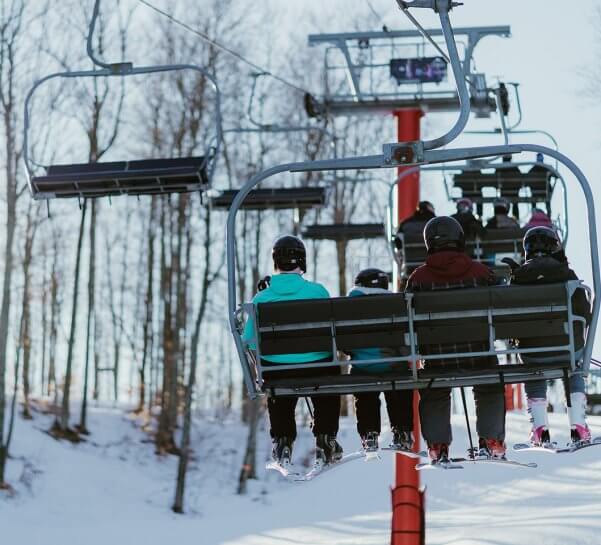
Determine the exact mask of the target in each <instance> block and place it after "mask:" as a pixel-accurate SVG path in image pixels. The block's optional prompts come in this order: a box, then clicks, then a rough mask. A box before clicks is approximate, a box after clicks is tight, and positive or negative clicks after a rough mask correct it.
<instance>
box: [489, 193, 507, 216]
mask: <svg viewBox="0 0 601 545" xmlns="http://www.w3.org/2000/svg"><path fill="white" fill-rule="evenodd" d="M493 206H494V207H495V214H502V215H505V216H506V215H507V214H509V209H510V208H511V203H510V202H509V201H508V200H507V199H506V198H504V197H499V198H498V199H495V201H494V203H493Z"/></svg>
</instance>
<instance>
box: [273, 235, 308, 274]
mask: <svg viewBox="0 0 601 545" xmlns="http://www.w3.org/2000/svg"><path fill="white" fill-rule="evenodd" d="M271 256H272V257H273V265H274V267H275V268H276V269H279V270H280V271H293V270H294V269H296V268H297V267H299V268H300V270H301V271H303V272H307V250H305V245H304V244H303V241H302V240H301V239H300V238H298V237H295V236H293V235H284V236H283V237H280V238H278V239H277V240H276V241H275V243H274V245H273V252H272V254H271Z"/></svg>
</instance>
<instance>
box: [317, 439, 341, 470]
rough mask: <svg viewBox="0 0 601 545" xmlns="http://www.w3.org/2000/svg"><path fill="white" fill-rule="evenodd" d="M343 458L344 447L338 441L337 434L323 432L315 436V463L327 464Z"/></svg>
mask: <svg viewBox="0 0 601 545" xmlns="http://www.w3.org/2000/svg"><path fill="white" fill-rule="evenodd" d="M341 459H342V447H341V446H340V444H339V443H338V441H336V436H335V435H327V434H325V433H321V434H319V435H317V436H316V437H315V463H316V465H327V464H334V463H336V462H339V461H340V460H341Z"/></svg>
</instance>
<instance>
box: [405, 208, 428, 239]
mask: <svg viewBox="0 0 601 545" xmlns="http://www.w3.org/2000/svg"><path fill="white" fill-rule="evenodd" d="M435 217H436V214H433V213H432V212H428V211H424V212H422V211H421V210H417V211H415V212H414V213H413V215H412V216H409V217H408V218H407V219H406V220H405V221H403V222H402V223H401V225H399V229H398V232H399V233H403V234H405V235H412V234H419V233H422V232H423V230H424V227H425V226H426V223H428V222H429V221H430V220H431V219H432V218H435Z"/></svg>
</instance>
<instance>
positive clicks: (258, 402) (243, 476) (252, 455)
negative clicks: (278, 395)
mask: <svg viewBox="0 0 601 545" xmlns="http://www.w3.org/2000/svg"><path fill="white" fill-rule="evenodd" d="M262 401H263V400H262V399H260V398H259V399H254V400H252V401H249V402H248V403H249V419H248V436H247V439H246V451H245V453H244V460H243V462H242V467H241V468H240V475H239V477H238V491H237V492H238V494H246V489H247V481H248V479H256V478H257V470H256V467H257V428H258V426H259V421H260V417H261V412H262V411H261V408H262V406H263V403H262Z"/></svg>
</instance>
